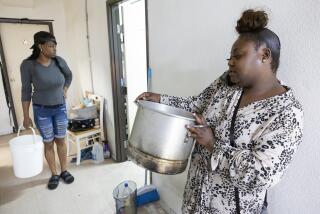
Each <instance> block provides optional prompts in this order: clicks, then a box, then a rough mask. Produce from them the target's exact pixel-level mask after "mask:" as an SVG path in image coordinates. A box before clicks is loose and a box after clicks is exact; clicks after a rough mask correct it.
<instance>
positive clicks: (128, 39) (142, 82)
mask: <svg viewBox="0 0 320 214" xmlns="http://www.w3.org/2000/svg"><path fill="white" fill-rule="evenodd" d="M121 6H122V12H123V14H122V18H123V26H124V59H125V77H126V85H127V120H128V134H129V135H130V132H131V129H132V126H133V122H134V118H135V115H136V111H137V106H136V105H135V103H134V100H135V98H136V97H137V96H138V95H139V94H141V93H142V92H145V91H147V55H146V22H145V1H144V0H139V1H136V0H134V1H133V0H131V1H127V2H125V3H124V4H122V5H121Z"/></svg>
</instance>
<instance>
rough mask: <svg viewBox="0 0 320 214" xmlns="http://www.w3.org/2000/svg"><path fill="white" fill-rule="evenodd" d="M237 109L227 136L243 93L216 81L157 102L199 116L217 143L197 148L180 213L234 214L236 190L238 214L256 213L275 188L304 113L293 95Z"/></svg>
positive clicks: (295, 144) (299, 138) (298, 136)
mask: <svg viewBox="0 0 320 214" xmlns="http://www.w3.org/2000/svg"><path fill="white" fill-rule="evenodd" d="M286 88H287V91H286V92H285V93H283V94H281V95H277V96H274V97H270V98H267V99H264V100H260V101H256V102H253V103H251V104H249V105H247V106H244V107H242V108H239V110H238V112H237V115H236V120H235V127H234V135H235V136H234V138H235V144H236V147H232V146H231V145H230V140H229V131H230V124H231V119H232V115H233V112H234V109H235V106H236V104H237V102H238V100H239V98H240V96H241V93H242V88H240V87H237V86H229V85H228V84H227V81H226V80H224V79H223V78H219V79H218V80H216V81H215V82H213V83H212V84H211V85H210V86H209V87H207V88H206V89H205V90H204V91H203V92H202V93H201V94H200V95H198V96H192V97H187V98H181V97H175V96H168V95H161V100H160V102H161V103H163V104H167V105H170V106H174V107H177V108H182V109H185V110H187V111H190V112H198V113H201V114H202V115H203V116H204V118H205V119H206V121H207V123H208V124H209V125H210V126H211V127H212V129H213V132H214V136H215V138H216V142H215V146H214V150H213V152H212V153H209V151H208V150H206V149H205V148H204V147H203V146H201V145H200V144H196V145H195V147H194V149H193V152H192V155H191V162H190V168H189V172H188V179H187V183H186V186H185V191H184V195H183V206H182V213H199V214H200V213H201V214H205V213H223V214H224V213H226V214H227V213H228V214H229V213H235V212H236V202H235V187H237V188H238V190H239V198H240V210H241V213H250V214H251V213H260V212H261V209H262V205H263V202H264V197H265V193H266V190H267V189H268V188H270V187H272V186H274V185H275V184H277V183H278V182H279V181H280V179H281V177H282V176H283V174H284V172H285V170H286V169H287V168H288V165H289V164H290V162H291V160H292V157H293V156H294V153H295V152H296V150H297V147H298V145H299V144H300V143H301V141H302V128H303V111H302V107H301V105H300V103H299V102H298V100H297V99H296V98H295V96H294V94H293V92H292V90H291V89H290V88H288V87H286Z"/></svg>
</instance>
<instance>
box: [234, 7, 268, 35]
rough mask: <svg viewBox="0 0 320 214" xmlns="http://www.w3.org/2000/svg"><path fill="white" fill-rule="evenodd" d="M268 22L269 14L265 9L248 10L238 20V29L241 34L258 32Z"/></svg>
mask: <svg viewBox="0 0 320 214" xmlns="http://www.w3.org/2000/svg"><path fill="white" fill-rule="evenodd" d="M267 24H268V14H267V13H266V12H265V11H263V10H259V11H254V10H252V9H250V10H246V11H244V12H243V13H242V16H241V17H240V19H239V20H238V21H237V26H236V30H237V31H238V33H239V34H241V33H249V32H257V31H260V30H262V29H264V28H265V27H266V26H267Z"/></svg>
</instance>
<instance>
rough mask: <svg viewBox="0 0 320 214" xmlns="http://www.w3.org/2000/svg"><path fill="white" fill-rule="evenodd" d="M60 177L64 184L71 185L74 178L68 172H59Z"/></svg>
mask: <svg viewBox="0 0 320 214" xmlns="http://www.w3.org/2000/svg"><path fill="white" fill-rule="evenodd" d="M60 177H61V178H62V180H63V181H64V182H65V183H66V184H71V183H72V182H73V181H74V177H73V176H72V175H71V174H70V172H68V171H64V172H61V174H60Z"/></svg>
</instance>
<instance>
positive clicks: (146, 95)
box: [136, 92, 160, 103]
mask: <svg viewBox="0 0 320 214" xmlns="http://www.w3.org/2000/svg"><path fill="white" fill-rule="evenodd" d="M137 100H147V101H151V102H155V103H160V94H156V93H152V92H143V93H142V94H140V95H139V96H138V97H137V98H136V101H137Z"/></svg>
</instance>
